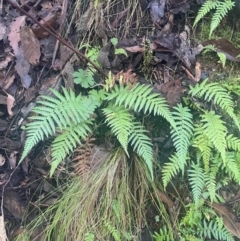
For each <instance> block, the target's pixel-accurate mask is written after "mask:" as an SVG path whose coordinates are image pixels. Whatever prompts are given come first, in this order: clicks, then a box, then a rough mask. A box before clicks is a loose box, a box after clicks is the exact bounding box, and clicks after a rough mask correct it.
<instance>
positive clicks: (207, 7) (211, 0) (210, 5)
mask: <svg viewBox="0 0 240 241" xmlns="http://www.w3.org/2000/svg"><path fill="white" fill-rule="evenodd" d="M217 4H218V1H215V0H207V1H205V2H204V4H203V5H202V7H201V8H200V9H199V11H198V14H197V17H196V18H195V21H194V23H193V26H195V25H196V24H197V23H198V22H199V21H200V20H201V19H202V18H203V17H204V16H205V15H206V14H208V13H209V12H210V11H211V10H213V9H215V8H216V7H217Z"/></svg>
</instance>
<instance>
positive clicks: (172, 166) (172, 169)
mask: <svg viewBox="0 0 240 241" xmlns="http://www.w3.org/2000/svg"><path fill="white" fill-rule="evenodd" d="M180 170H181V167H180V165H179V159H178V157H177V156H176V155H172V156H171V157H170V158H169V162H167V163H166V164H164V166H163V169H162V181H163V186H164V188H166V187H167V184H168V183H169V182H170V181H171V179H172V178H173V177H174V176H175V175H177V174H178V173H179V171H180Z"/></svg>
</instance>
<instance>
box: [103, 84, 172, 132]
mask: <svg viewBox="0 0 240 241" xmlns="http://www.w3.org/2000/svg"><path fill="white" fill-rule="evenodd" d="M151 92H152V88H151V87H149V86H147V85H139V84H136V85H135V86H134V87H132V88H131V87H130V86H123V85H121V86H117V85H115V87H114V89H113V90H112V91H111V92H110V93H109V94H108V95H107V97H106V99H107V100H109V101H110V100H113V99H115V104H116V105H122V104H123V105H124V106H125V107H126V108H129V109H131V108H132V109H133V110H134V111H135V112H140V111H141V110H143V111H144V113H152V112H153V114H154V115H161V116H163V117H164V118H165V119H166V120H167V121H168V122H169V123H170V124H171V126H172V127H174V128H175V123H174V120H173V117H172V114H171V112H170V110H169V106H168V104H167V102H166V100H165V99H164V98H163V97H161V96H160V95H159V94H156V93H155V94H154V93H151Z"/></svg>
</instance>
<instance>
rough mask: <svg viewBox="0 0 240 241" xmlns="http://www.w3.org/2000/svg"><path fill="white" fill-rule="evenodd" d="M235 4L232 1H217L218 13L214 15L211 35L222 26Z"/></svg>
mask: <svg viewBox="0 0 240 241" xmlns="http://www.w3.org/2000/svg"><path fill="white" fill-rule="evenodd" d="M234 5H235V3H234V2H233V1H232V0H224V1H223V2H222V1H217V6H216V11H215V13H214V14H213V17H212V21H211V26H210V34H209V36H211V35H212V32H213V31H214V30H215V29H216V27H217V26H218V25H219V24H220V22H221V21H222V19H223V18H224V17H225V16H226V15H227V13H228V12H229V11H230V10H231V9H232V8H233V7H234Z"/></svg>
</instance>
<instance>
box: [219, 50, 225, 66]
mask: <svg viewBox="0 0 240 241" xmlns="http://www.w3.org/2000/svg"><path fill="white" fill-rule="evenodd" d="M217 56H218V57H219V59H220V62H221V64H222V66H223V67H225V65H226V60H227V57H226V55H225V54H224V53H221V52H217Z"/></svg>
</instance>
